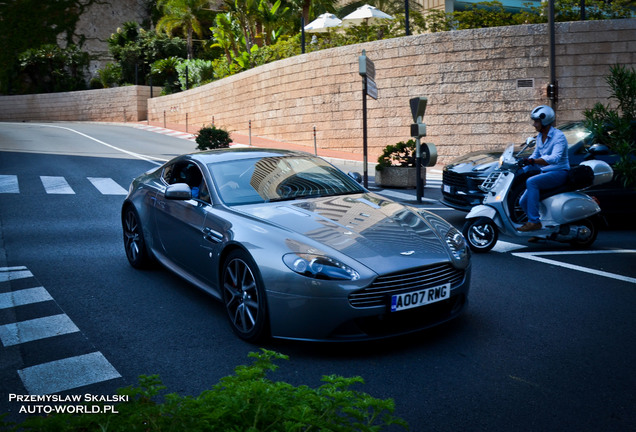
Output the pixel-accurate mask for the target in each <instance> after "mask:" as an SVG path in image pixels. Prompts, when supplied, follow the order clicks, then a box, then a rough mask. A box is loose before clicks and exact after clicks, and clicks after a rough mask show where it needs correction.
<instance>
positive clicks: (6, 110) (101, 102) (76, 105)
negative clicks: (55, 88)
mask: <svg viewBox="0 0 636 432" xmlns="http://www.w3.org/2000/svg"><path fill="white" fill-rule="evenodd" d="M154 90H155V92H158V91H159V89H156V88H155V89H154ZM149 98H150V87H146V86H126V87H118V88H111V89H101V90H85V91H76V92H64V93H47V94H32V95H16V96H2V97H0V121H108V122H136V121H140V120H145V119H146V118H147V117H148V114H147V112H148V103H147V101H148V99H149Z"/></svg>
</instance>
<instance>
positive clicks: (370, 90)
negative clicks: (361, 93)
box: [367, 75, 378, 100]
mask: <svg viewBox="0 0 636 432" xmlns="http://www.w3.org/2000/svg"><path fill="white" fill-rule="evenodd" d="M367 95H368V96H371V97H372V98H373V99H375V100H378V86H377V85H376V84H375V81H373V78H371V77H370V76H368V75H367Z"/></svg>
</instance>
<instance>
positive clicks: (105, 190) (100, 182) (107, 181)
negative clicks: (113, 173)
mask: <svg viewBox="0 0 636 432" xmlns="http://www.w3.org/2000/svg"><path fill="white" fill-rule="evenodd" d="M87 178H88V180H89V181H90V182H91V183H93V186H95V187H96V188H97V190H99V191H100V192H101V193H102V194H104V195H126V194H127V193H128V191H126V189H124V188H123V187H121V186H119V185H118V184H117V183H116V182H115V180H113V179H112V178H108V177H87Z"/></svg>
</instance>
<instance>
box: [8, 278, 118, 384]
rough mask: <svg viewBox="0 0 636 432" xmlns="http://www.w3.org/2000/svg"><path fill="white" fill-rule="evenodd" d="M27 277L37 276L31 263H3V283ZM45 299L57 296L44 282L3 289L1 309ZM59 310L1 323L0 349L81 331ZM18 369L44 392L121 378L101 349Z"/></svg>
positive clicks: (29, 381) (25, 382)
mask: <svg viewBox="0 0 636 432" xmlns="http://www.w3.org/2000/svg"><path fill="white" fill-rule="evenodd" d="M25 278H35V277H34V276H33V274H32V273H31V272H30V271H29V270H28V268H27V267H24V266H15V267H0V283H1V282H11V281H13V280H17V279H25ZM3 285H5V284H3ZM5 288H6V287H5V286H3V287H2V289H3V290H5ZM9 289H10V286H9ZM43 301H55V299H53V297H52V296H51V295H50V294H49V292H48V291H47V290H46V289H45V288H44V287H42V286H37V287H34V288H25V289H19V290H15V291H9V292H0V310H3V309H5V310H6V309H9V308H12V307H17V306H22V307H29V306H28V305H30V304H32V303H39V302H43ZM57 309H59V306H58V307H57ZM59 311H60V313H57V314H53V315H47V316H43V317H40V318H34V319H30V320H25V321H19V322H14V323H8V324H4V325H1V326H0V352H1V350H2V348H1V347H2V346H4V347H12V346H18V345H20V344H24V343H29V342H30V343H31V344H37V343H38V341H45V340H48V339H49V338H52V337H57V336H61V335H66V334H74V333H78V332H81V331H80V329H79V328H78V327H77V326H76V325H75V324H74V323H73V321H72V320H71V318H70V317H69V316H68V315H66V314H65V313H64V312H63V311H62V310H61V309H59ZM58 341H59V343H65V342H64V341H65V339H58ZM32 347H33V346H32ZM35 348H37V346H35ZM49 348H50V346H49ZM78 349H81V347H78ZM83 351H84V352H87V351H92V349H91V350H86V349H83ZM17 373H18V375H19V377H20V379H21V380H22V384H23V385H24V388H25V389H26V391H27V392H28V393H29V394H40V395H41V394H51V393H58V392H62V391H66V390H71V389H75V388H78V387H82V386H86V385H90V384H97V383H100V382H103V381H108V380H111V379H116V378H121V375H120V374H119V372H117V370H116V369H115V368H114V367H113V365H112V364H110V362H109V361H108V360H107V359H106V358H105V357H104V355H103V354H102V353H101V352H99V351H95V352H92V353H90V354H82V355H77V356H71V357H67V358H63V359H58V360H55V361H51V362H44V363H41V364H37V365H33V366H29V367H25V368H23V369H18V370H17Z"/></svg>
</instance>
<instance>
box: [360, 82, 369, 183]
mask: <svg viewBox="0 0 636 432" xmlns="http://www.w3.org/2000/svg"><path fill="white" fill-rule="evenodd" d="M367 153H368V152H367V77H366V76H363V77H362V172H363V173H364V174H363V176H362V179H363V184H364V187H365V188H368V187H369V173H368V169H367V159H368V154H367Z"/></svg>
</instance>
